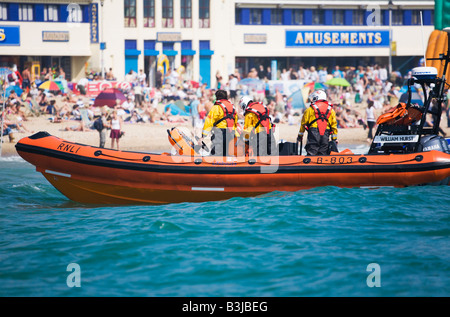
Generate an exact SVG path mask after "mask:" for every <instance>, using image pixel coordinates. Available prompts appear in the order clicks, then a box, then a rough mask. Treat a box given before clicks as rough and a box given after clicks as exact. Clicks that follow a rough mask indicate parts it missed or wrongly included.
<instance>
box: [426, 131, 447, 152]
mask: <svg viewBox="0 0 450 317" xmlns="http://www.w3.org/2000/svg"><path fill="white" fill-rule="evenodd" d="M433 150H436V151H441V152H444V153H450V148H449V146H448V143H447V140H445V139H444V138H443V137H441V136H438V135H426V136H424V137H422V138H421V139H420V146H419V151H420V152H429V151H433Z"/></svg>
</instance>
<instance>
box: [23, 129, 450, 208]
mask: <svg viewBox="0 0 450 317" xmlns="http://www.w3.org/2000/svg"><path fill="white" fill-rule="evenodd" d="M32 137H33V136H32ZM32 137H29V138H24V139H22V140H20V141H19V142H18V144H17V145H16V149H17V152H18V153H19V155H20V156H21V157H23V158H24V159H25V160H26V161H28V162H30V163H31V164H33V165H34V166H36V170H37V171H38V172H41V173H42V174H43V175H44V176H45V178H46V179H47V180H48V181H49V182H50V183H51V184H52V185H53V186H54V187H55V188H57V189H58V190H59V191H60V192H61V193H62V194H63V195H65V196H66V197H68V198H69V199H71V200H74V201H77V202H81V203H87V204H166V203H179V202H202V201H212V200H224V199H229V198H232V197H249V196H257V195H261V194H264V193H268V192H272V191H275V190H278V191H297V190H301V189H308V188H314V187H321V186H338V187H378V186H394V187H405V186H413V185H423V184H433V185H448V184H449V179H450V155H449V154H446V153H443V152H438V151H430V152H423V153H414V154H396V155H392V154H391V155H331V156H311V157H306V156H285V157H283V156H277V157H262V158H256V159H254V158H248V157H237V158H225V159H222V158H214V157H203V158H202V157H190V156H186V157H181V156H170V155H168V154H149V153H139V152H124V151H114V150H108V149H100V148H97V147H91V146H87V145H82V144H77V143H72V142H68V141H66V140H63V139H60V138H57V137H54V136H50V135H48V134H46V133H43V132H40V134H39V133H38V134H37V135H35V138H32Z"/></svg>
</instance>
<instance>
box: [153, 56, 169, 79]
mask: <svg viewBox="0 0 450 317" xmlns="http://www.w3.org/2000/svg"><path fill="white" fill-rule="evenodd" d="M156 66H157V68H158V69H160V70H161V72H162V73H163V75H164V76H165V75H166V74H167V72H168V71H169V66H170V62H169V59H168V58H167V56H166V55H160V56H159V57H158V62H157V64H156Z"/></svg>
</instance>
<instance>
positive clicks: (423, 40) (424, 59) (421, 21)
mask: <svg viewBox="0 0 450 317" xmlns="http://www.w3.org/2000/svg"><path fill="white" fill-rule="evenodd" d="M420 29H421V31H422V49H423V63H424V65H423V66H427V57H426V55H427V54H426V50H425V37H424V35H423V16H422V11H420Z"/></svg>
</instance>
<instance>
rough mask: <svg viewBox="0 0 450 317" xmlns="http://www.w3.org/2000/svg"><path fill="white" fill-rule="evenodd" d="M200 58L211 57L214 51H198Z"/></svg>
mask: <svg viewBox="0 0 450 317" xmlns="http://www.w3.org/2000/svg"><path fill="white" fill-rule="evenodd" d="M199 55H200V56H211V55H214V51H212V50H200V51H199Z"/></svg>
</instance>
